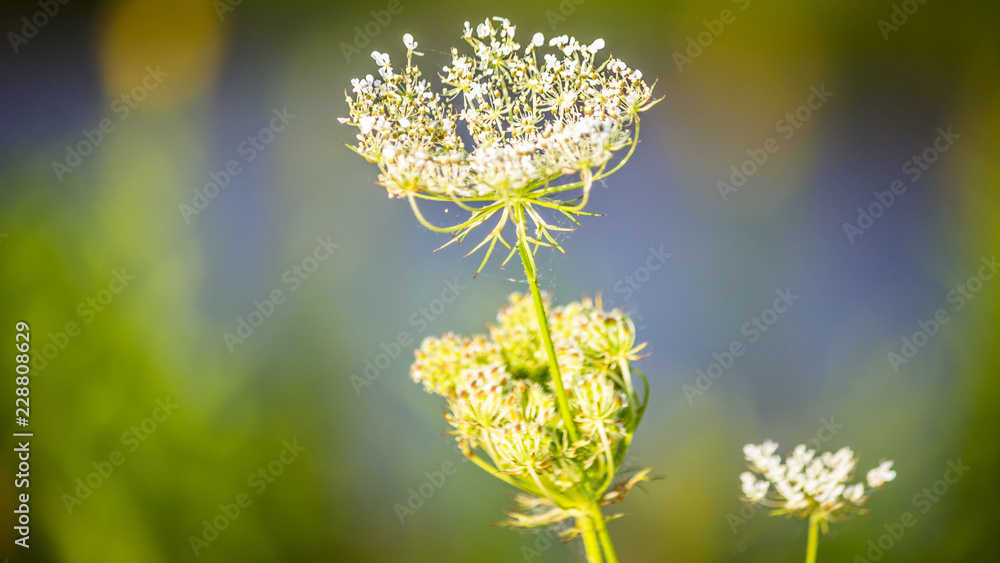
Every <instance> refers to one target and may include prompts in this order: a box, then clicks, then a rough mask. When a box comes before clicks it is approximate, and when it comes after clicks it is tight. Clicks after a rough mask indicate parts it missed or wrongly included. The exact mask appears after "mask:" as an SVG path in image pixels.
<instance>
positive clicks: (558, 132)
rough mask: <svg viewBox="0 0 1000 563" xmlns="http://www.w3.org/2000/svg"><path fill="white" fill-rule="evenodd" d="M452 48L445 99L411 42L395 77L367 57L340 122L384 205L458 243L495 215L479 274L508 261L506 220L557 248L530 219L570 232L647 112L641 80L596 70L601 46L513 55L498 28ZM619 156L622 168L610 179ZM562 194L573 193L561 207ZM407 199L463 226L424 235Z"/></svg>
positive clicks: (622, 70)
mask: <svg viewBox="0 0 1000 563" xmlns="http://www.w3.org/2000/svg"><path fill="white" fill-rule="evenodd" d="M462 37H463V39H464V40H465V41H466V43H468V45H469V47H471V49H472V53H471V54H460V53H459V51H458V49H454V48H453V49H452V51H451V54H452V62H451V64H450V65H447V66H445V67H443V68H442V69H441V74H440V77H441V81H442V82H443V84H444V86H446V87H447V88H445V89H443V90H441V91H435V89H434V88H433V87H432V86H431V84H430V83H428V82H427V81H426V80H425V79H423V78H422V74H421V72H420V70H419V68H418V67H417V66H416V64H414V61H413V56H414V55H420V54H421V53H418V52H417V51H416V50H415V49H416V47H417V42H416V41H414V38H413V36H412V35H411V34H409V33H407V34H405V35H404V36H403V44H404V46H405V47H406V66H405V68H402V69H398V70H397V69H394V68H393V67H392V64H391V61H390V55H389V54H387V53H380V52H378V51H375V52H373V53H372V58H373V59H374V61H375V63H376V65H377V66H378V75H379V77H380V78H376V77H373V76H372V75H371V74H369V75H367V76H365V77H364V78H357V79H354V80H352V82H351V84H352V86H353V90H352V93H353V97H352V94H347V95H346V98H347V103H348V106H349V108H350V116H349V117H345V118H341V122H343V123H346V124H348V125H352V126H355V127H357V128H358V129H359V132H358V134H357V144H356V145H355V146H352V147H351V148H352V149H353V150H354V151H355V152H357V153H358V154H360V155H361V156H363V157H365V158H366V159H367V160H368V161H370V162H372V163H375V164H377V165H378V167H379V176H378V182H379V184H381V185H382V186H384V187H385V188H386V190H387V192H388V194H389V197H393V198H396V197H406V198H408V199H409V200H410V203H411V205H412V207H413V211H414V214H415V215H416V217H417V219H418V220H419V221H420V222H421V223H422V224H424V226H426V227H428V228H430V229H432V230H435V231H439V232H449V233H452V234H453V235H454V238H453V239H452V241H457V242H461V241H462V240H464V238H465V237H466V236H467V235H468V234H469V233H470V232H471V231H472V230H473V229H475V228H476V227H478V226H479V225H481V224H483V223H485V222H487V221H489V220H490V219H491V218H492V217H494V216H495V215H496V214H497V213H500V215H499V219H497V220H496V222H495V223H494V228H493V229H492V231H491V232H490V233H489V234H488V235H487V236H486V238H485V239H483V241H482V242H481V243H479V245H478V246H476V247H475V249H473V252H475V250H478V249H479V248H482V247H483V246H486V245H487V244H488V246H487V250H486V256H485V257H484V259H483V262H482V264H480V267H479V271H481V270H482V267H483V266H484V265H485V263H486V261H487V260H488V259H489V256H490V254H491V253H492V252H493V250H494V248H495V247H496V244H497V242H499V243H500V244H501V245H503V246H504V247H506V248H508V249H509V250H510V254H508V256H507V260H509V259H510V257H511V256H512V255H513V254H514V253H515V252H516V247H515V246H512V245H511V244H510V243H509V242H508V241H507V240H505V238H504V236H503V230H504V229H503V228H504V226H505V225H506V224H507V221H508V220H513V221H515V222H516V221H521V222H526V221H527V220H528V219H529V218H530V219H531V221H532V223H533V224H534V227H535V228H534V233H533V235H530V236H528V239H529V240H528V242H530V243H531V244H532V245H533V247H534V249H535V250H536V251H537V248H538V247H539V246H552V247H556V248H559V245H558V243H557V242H556V241H555V238H554V237H553V236H552V231H556V230H560V229H561V228H560V227H556V226H553V225H551V224H550V222H549V221H548V220H546V219H545V216H544V215H543V214H542V213H540V211H543V212H544V213H545V214H546V215H547V214H551V213H555V214H556V215H557V216H560V215H561V216H566V217H568V218H569V219H571V220H573V221H574V222H575V221H576V219H575V217H576V216H579V215H590V213H586V212H584V207H585V206H586V203H587V199H588V197H589V193H590V189H591V187H592V185H593V183H594V182H595V181H598V180H601V179H603V178H605V177H607V176H608V175H610V174H611V173H613V172H614V171H616V170H617V169H618V168H620V167H621V166H622V165H623V164H624V163H625V161H626V160H628V158H629V156H631V154H632V151H633V150H634V149H635V146H636V144H637V143H638V133H639V119H638V117H639V113H640V112H642V111H645V110H646V109H648V108H649V107H651V106H652V105H653V104H654V103H656V100H652V99H651V96H652V88H651V87H650V86H649V85H647V84H646V83H645V82H644V81H643V80H642V73H641V72H639V71H638V70H633V69H631V68H630V67H628V65H626V64H625V63H624V62H622V61H621V60H619V59H615V58H608V59H606V60H604V61H603V62H600V61H598V60H597V54H598V52H599V51H601V50H602V49H603V48H604V46H605V44H604V40H603V39H596V40H594V41H593V42H591V43H590V44H582V43H580V42H578V41H577V40H576V39H575V38H571V37H567V36H565V35H564V36H560V37H555V38H553V39H551V40H550V41H549V42H548V47H549V49H547V50H550V51H552V52H550V53H542V50H543V48H544V46H545V38H544V36H543V35H542V34H541V33H536V34H534V36H533V37H532V38H531V41H530V42H529V43H528V44H527V46H526V47H525V48H524V49H522V48H521V44H519V43H518V42H517V41H516V40H515V26H514V25H512V24H511V23H510V22H509V21H508V20H506V19H504V18H493V19H492V20H486V21H484V22H483V23H481V24H478V25H477V26H476V27H475V29H473V28H472V26H470V24H469V23H468V22H466V23H465V31H464V33H463V35H462ZM463 134H464V135H465V138H463ZM623 149H628V150H627V154H626V156H625V157H624V158H622V159H620V161H619V162H618V163H617V164H616V165H614V166H613V167H610V169H609V165H610V162H611V161H612V157H613V155H614V153H616V152H618V151H621V150H623ZM571 190H580V193H579V195H578V196H574V197H572V198H571V199H568V200H564V199H560V194H562V193H565V192H568V191H571ZM418 199H424V200H430V201H439V202H452V203H455V204H457V205H458V206H459V207H460V208H461V209H463V210H465V211H467V212H468V213H469V217H468V219H467V220H465V221H462V222H460V223H458V224H455V225H451V226H448V227H438V226H435V225H433V224H431V223H430V222H428V221H427V220H426V219H424V217H423V215H422V214H421V212H420V210H419V207H418V206H417V200H418ZM562 229H563V230H565V228H562ZM560 250H561V248H560ZM470 254H471V253H470ZM507 260H505V261H504V263H506V262H507ZM477 273H478V272H477Z"/></svg>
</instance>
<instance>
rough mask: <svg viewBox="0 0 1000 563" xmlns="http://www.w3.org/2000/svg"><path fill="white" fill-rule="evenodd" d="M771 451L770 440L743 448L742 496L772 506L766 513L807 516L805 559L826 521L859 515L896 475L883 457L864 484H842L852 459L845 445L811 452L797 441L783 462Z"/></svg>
mask: <svg viewBox="0 0 1000 563" xmlns="http://www.w3.org/2000/svg"><path fill="white" fill-rule="evenodd" d="M777 450H778V444H776V443H774V442H772V441H770V440H768V441H766V442H764V443H763V444H760V445H756V444H747V445H746V446H744V447H743V453H744V455H745V456H746V460H747V462H748V464H749V466H750V471H747V472H744V473H742V474H741V475H740V482H741V485H742V489H743V500H744V501H746V502H749V503H751V504H756V503H760V504H762V505H764V506H769V507H772V508H774V510H773V511H772V512H771V514H772V515H787V516H798V517H800V518H806V517H808V518H809V548H808V550H807V558H806V561H807V563H813V562H814V561H815V560H816V545H817V542H818V528H820V527H822V529H823V532H824V533H826V531H827V530H828V527H829V523H830V522H837V521H840V520H843V519H845V518H847V517H848V516H850V515H852V514H863V513H864V512H865V511H864V509H863V508H862V505H864V503H865V501H867V500H868V495H869V494H870V493H871V492H872V491H873V490H875V489H880V488H882V487H883V486H885V484H886V483H888V482H889V481H892V480H893V479H894V478H895V477H896V472H895V471H893V470H892V462H891V461H885V460H883V461H882V462H881V463H880V464H879V465H878V467H876V468H874V469H872V470H871V471H869V472H868V475H867V479H866V481H867V487H866V486H865V483H862V482H857V483H853V484H848V482H849V481H851V480H852V479H853V478H854V471H855V469H856V468H857V465H858V458H857V457H856V456H855V455H854V452H853V451H851V449H850V448H847V447H845V448H841V449H839V450H837V452H835V453H831V452H823V453H822V454H821V455H816V451H815V450H810V449H808V448H807V447H806V446H805V445H802V444H800V445H798V446H796V447H795V450H794V451H793V452H792V454H791V455H789V456H788V457H786V458H785V459H784V461H782V459H781V457H780V456H778V455H775V452H776V451H777Z"/></svg>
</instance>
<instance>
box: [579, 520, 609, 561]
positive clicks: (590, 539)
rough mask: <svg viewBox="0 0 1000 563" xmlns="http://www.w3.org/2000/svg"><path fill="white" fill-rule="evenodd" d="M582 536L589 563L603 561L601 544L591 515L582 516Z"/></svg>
mask: <svg viewBox="0 0 1000 563" xmlns="http://www.w3.org/2000/svg"><path fill="white" fill-rule="evenodd" d="M578 520H579V521H580V536H581V537H582V538H583V547H584V549H586V550H587V563H602V561H603V559H602V558H601V545H600V543H599V541H598V539H597V534H596V533H595V532H594V522H593V521H592V520H591V518H590V516H589V515H586V516H580V517H579V518H578Z"/></svg>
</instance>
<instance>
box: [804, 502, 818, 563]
mask: <svg viewBox="0 0 1000 563" xmlns="http://www.w3.org/2000/svg"><path fill="white" fill-rule="evenodd" d="M819 520H820V517H819V515H818V514H815V513H813V514H811V515H810V516H809V543H808V545H807V546H806V563H816V552H817V550H818V549H819Z"/></svg>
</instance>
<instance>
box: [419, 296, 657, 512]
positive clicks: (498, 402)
mask: <svg viewBox="0 0 1000 563" xmlns="http://www.w3.org/2000/svg"><path fill="white" fill-rule="evenodd" d="M550 324H551V327H552V339H553V342H554V345H555V347H556V350H557V356H558V359H559V364H560V368H561V369H562V376H563V381H564V383H565V386H566V389H567V396H568V401H569V407H570V411H571V413H572V416H573V419H574V421H575V422H576V424H577V425H578V426H579V429H580V432H581V435H580V439H579V441H577V442H576V443H573V442H572V441H571V439H570V437H569V433H568V432H567V431H566V428H565V426H564V423H563V420H562V418H561V417H560V416H559V413H558V409H557V405H556V395H555V393H554V391H553V388H552V382H551V378H550V377H549V374H548V367H547V364H546V356H545V351H544V349H543V348H542V343H541V341H540V339H539V338H538V321H537V319H536V317H535V315H534V310H533V302H532V300H531V297H530V296H525V295H521V294H514V295H511V296H510V299H509V302H508V305H507V306H506V307H504V309H503V310H501V311H500V314H499V315H498V316H497V323H496V325H494V326H493V327H491V328H490V337H489V338H487V337H486V336H474V337H472V338H463V337H459V336H456V335H454V334H450V333H449V334H445V335H444V336H442V337H441V338H434V337H429V338H427V339H425V340H424V341H423V343H422V344H421V346H420V348H419V349H418V350H417V351H416V360H415V361H414V363H413V366H412V367H411V369H410V374H411V376H412V378H413V379H414V380H415V381H417V382H419V383H422V384H423V385H424V387H425V389H427V391H428V392H432V393H435V394H438V395H441V396H443V397H444V398H445V399H446V401H447V404H448V412H447V413H446V415H445V417H446V419H447V421H448V423H449V424H450V425H451V427H452V433H453V434H454V435H455V437H456V439H457V440H458V443H459V446H460V447H461V449H462V450H463V452H465V453H466V455H469V456H470V457H477V458H478V456H477V454H476V451H477V450H481V451H482V452H484V453H485V454H486V456H487V457H488V458H489V459H490V460H491V461H492V463H493V466H494V467H495V468H496V470H497V471H499V472H502V473H504V474H506V475H508V476H510V477H511V478H512V479H513V480H514V484H517V485H518V486H522V488H523V489H524V490H526V491H530V492H532V493H533V494H535V495H536V496H538V497H541V498H542V499H543V501H541V502H542V503H543V504H546V506H547V507H548V508H547V511H546V512H545V514H546V516H545V518H546V519H551V518H554V517H555V516H556V515H561V516H562V518H567V517H570V516H573V512H572V510H573V505H572V504H567V506H562V505H561V501H560V499H562V498H570V497H573V495H578V494H581V492H582V491H588V492H585V493H583V494H592V491H594V490H598V491H603V490H604V489H606V488H607V486H608V485H609V484H610V482H611V478H612V477H613V474H614V471H615V469H616V468H617V467H618V466H619V465H620V463H621V461H622V459H623V457H624V455H625V451H626V449H627V448H628V445H629V443H630V442H631V439H632V435H633V433H634V432H635V429H636V426H637V425H638V423H639V420H640V419H641V417H642V413H643V410H644V409H645V398H644V397H643V398H642V400H640V397H639V396H638V395H637V394H636V393H635V391H634V390H633V388H632V374H633V373H638V372H634V371H632V370H631V369H630V367H629V363H630V362H631V361H634V360H636V359H638V358H639V356H638V351H639V350H640V349H641V348H642V346H635V327H634V325H633V324H632V322H631V321H630V320H629V319H628V317H626V316H625V315H624V314H622V312H621V311H619V310H617V309H616V310H614V311H607V312H606V311H603V310H602V309H601V303H600V300H598V301H597V302H596V303H595V302H593V301H591V300H588V299H584V300H583V301H580V302H577V303H570V304H569V305H566V306H563V307H558V308H555V309H554V310H552V312H551V314H550ZM639 375H640V377H641V374H639ZM644 396H645V393H644ZM630 486H631V485H630ZM575 488H577V489H579V490H578V491H575V492H574V490H573V489H575ZM626 492H627V490H626V491H618V492H616V493H612V496H611V497H609V500H608V502H617V501H619V500H621V498H622V497H624V494H625V493H626ZM564 495H565V497H564ZM522 500H523V499H522ZM522 504H524V503H523V502H522ZM512 516H514V520H515V522H517V523H518V525H527V524H528V523H530V522H534V523H538V521H537V520H535V517H536V516H537V514H536V515H526V514H518V515H516V516H515V515H512Z"/></svg>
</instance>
